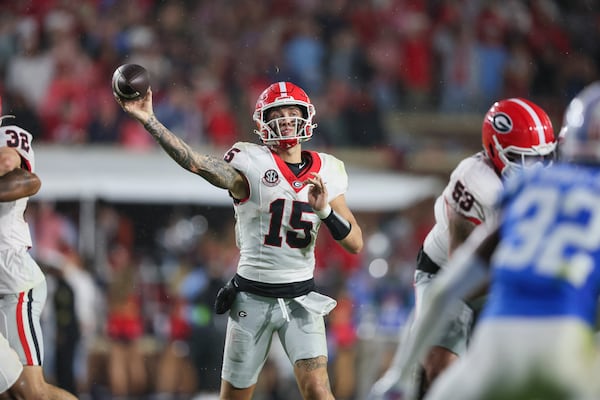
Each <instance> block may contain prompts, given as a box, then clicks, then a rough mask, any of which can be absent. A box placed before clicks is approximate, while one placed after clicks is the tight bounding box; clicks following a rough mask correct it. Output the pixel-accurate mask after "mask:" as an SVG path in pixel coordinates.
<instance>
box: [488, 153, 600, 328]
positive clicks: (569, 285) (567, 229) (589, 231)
mask: <svg viewBox="0 0 600 400" xmlns="http://www.w3.org/2000/svg"><path fill="white" fill-rule="evenodd" d="M501 203H502V210H503V219H502V225H501V235H502V238H503V239H502V241H501V243H500V245H499V247H498V249H497V251H496V253H495V254H494V256H493V258H492V268H493V269H492V282H493V283H492V286H491V288H490V295H489V298H488V303H487V305H486V308H485V310H484V312H483V315H482V318H494V317H521V316H522V317H527V318H531V317H534V318H536V317H539V318H546V317H575V318H580V319H582V320H584V321H586V322H587V323H588V324H590V325H592V326H595V321H596V312H597V302H598V294H599V290H600V170H599V169H591V168H587V167H581V166H574V165H567V164H559V165H555V166H554V167H552V168H546V169H535V170H532V171H526V172H525V173H524V174H522V175H520V176H517V177H515V178H513V179H511V180H509V181H507V182H506V184H505V191H504V192H503V195H502V199H501Z"/></svg>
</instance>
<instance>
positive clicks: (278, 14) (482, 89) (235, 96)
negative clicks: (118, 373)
mask: <svg viewBox="0 0 600 400" xmlns="http://www.w3.org/2000/svg"><path fill="white" fill-rule="evenodd" d="M599 9H600V7H599V6H598V5H597V4H596V2H594V1H592V0H570V1H568V0H563V1H559V0H556V1H551V0H530V1H521V0H495V1H494V0H429V1H426V0H368V1H365V0H331V1H318V0H302V1H299V0H298V1H296V0H270V1H269V0H264V1H248V0H237V1H208V0H204V1H201V0H199V1H153V0H131V1H116V0H112V1H111V0H79V1H76V0H47V1H44V0H37V1H36V0H31V1H25V0H24V1H18V2H11V1H6V0H5V1H0V74H1V81H0V95H1V96H2V106H3V114H12V115H15V122H16V123H17V124H19V125H21V126H23V127H24V128H27V129H28V130H29V131H30V132H31V133H32V134H33V135H34V137H35V142H34V146H35V151H36V156H37V170H38V173H39V175H40V177H41V179H42V182H43V184H42V189H41V191H40V192H39V194H38V195H36V196H34V197H33V198H32V199H31V202H30V209H29V211H28V219H29V221H30V224H31V227H32V232H33V233H34V247H33V249H32V252H33V254H34V255H35V256H36V259H38V260H39V262H40V263H41V264H43V265H44V266H45V267H46V268H47V272H48V274H49V275H48V276H49V283H50V288H51V289H52V290H55V291H52V290H51V295H50V297H49V301H48V304H47V307H46V308H47V311H46V316H45V324H46V331H47V332H48V335H47V344H46V349H47V353H48V354H47V360H46V367H45V369H46V374H47V375H48V376H49V377H50V378H51V379H54V380H57V381H60V380H61V379H64V378H63V377H62V373H59V372H58V371H59V370H60V371H62V368H63V366H62V365H63V364H65V363H67V364H69V365H67V366H66V370H67V371H68V370H69V366H70V365H73V362H71V361H70V360H69V359H68V357H64V356H62V354H66V353H68V352H64V350H61V349H62V348H58V349H56V342H57V341H58V342H59V341H60V340H58V339H60V335H59V334H55V332H58V333H60V330H58V331H57V328H56V327H57V326H69V325H68V323H67V324H65V325H61V324H63V323H64V321H65V318H61V316H63V317H64V315H63V314H64V313H66V314H69V312H70V313H71V314H72V315H71V320H73V321H72V322H73V323H74V324H76V325H77V326H78V327H79V330H80V331H81V335H80V336H79V339H78V340H79V341H80V342H81V343H83V344H85V346H84V348H85V349H86V350H85V351H84V352H83V353H82V355H80V356H78V357H81V358H77V357H76V358H75V361H74V363H75V367H74V368H73V369H74V371H75V376H76V379H77V381H78V382H77V384H76V386H77V388H78V390H79V392H80V395H81V397H82V398H85V397H90V398H97V399H101V398H110V395H111V394H110V392H111V388H110V386H109V385H108V374H107V369H108V365H109V362H110V361H109V358H110V354H111V346H112V345H113V344H114V343H113V340H112V339H111V337H110V335H108V334H107V332H108V329H107V328H108V327H107V325H106V318H107V314H108V313H109V310H110V306H111V305H112V304H114V303H115V302H116V303H118V302H119V301H123V296H116V298H115V297H114V296H115V295H114V293H115V287H117V288H121V289H122V288H123V287H122V286H119V285H120V284H121V283H122V282H121V281H120V279H125V277H126V278H127V279H128V280H126V281H125V282H130V283H131V282H132V279H133V282H135V283H134V284H133V285H132V284H129V285H128V286H127V287H128V290H129V291H130V292H131V293H129V294H130V295H131V296H132V298H133V299H135V300H134V302H133V303H134V306H133V307H132V310H134V314H135V315H136V318H139V320H140V321H141V326H142V327H143V331H142V332H141V334H140V335H139V338H138V339H139V340H137V341H134V342H135V345H136V346H139V347H138V350H140V351H142V352H143V354H144V355H145V357H146V358H145V360H146V361H147V362H146V363H145V365H144V369H145V372H146V373H147V378H148V379H147V380H146V383H145V384H144V385H143V387H142V388H141V389H140V390H141V392H143V394H142V395H140V396H139V397H140V398H142V397H150V396H151V394H152V393H155V392H157V391H158V386H160V385H163V384H164V382H161V381H162V380H163V379H162V377H164V376H171V375H172V373H171V374H169V371H171V372H172V371H173V370H175V371H177V368H180V367H177V366H175V367H173V366H172V364H169V362H167V361H166V360H167V358H165V357H164V355H165V354H166V352H167V351H168V350H169V349H171V350H172V348H176V349H177V351H175V352H174V353H173V354H175V355H176V356H182V355H186V354H187V355H188V356H190V357H191V358H192V360H196V366H197V373H198V375H197V377H196V379H195V381H196V384H197V386H196V387H193V386H192V387H191V388H190V393H191V395H196V397H198V398H200V397H202V396H204V397H210V393H212V392H214V391H215V388H216V386H215V385H217V384H218V368H219V366H218V362H219V361H220V356H221V354H220V351H221V349H220V347H219V345H218V343H219V342H220V339H221V338H222V334H223V328H224V323H225V321H224V319H222V318H219V317H215V316H214V315H212V314H211V312H210V308H211V306H212V294H213V293H212V292H211V290H214V288H215V287H218V284H220V282H222V281H223V280H226V279H228V277H230V276H231V275H232V274H233V273H234V268H235V261H236V249H235V244H234V240H233V219H232V217H233V215H232V214H233V213H232V210H231V206H230V203H229V200H228V197H227V195H226V194H225V193H223V192H221V191H219V190H217V189H214V188H212V187H210V185H208V184H206V183H205V182H203V181H202V180H200V179H198V178H197V177H194V176H193V175H191V174H189V173H188V172H186V171H183V170H182V169H180V168H179V167H177V166H176V165H175V164H174V163H173V162H171V161H170V160H169V159H168V157H167V156H166V155H164V154H163V153H161V152H160V151H159V149H158V148H157V146H156V145H155V143H154V142H153V140H152V138H151V137H150V136H149V135H147V134H146V133H145V132H144V131H143V129H142V128H141V127H140V126H138V125H137V124H136V123H135V122H134V121H132V120H130V119H128V118H126V117H125V116H124V114H123V113H122V112H121V110H120V109H119V108H118V105H117V104H116V103H115V102H114V100H113V99H112V94H111V91H110V77H111V75H112V72H113V70H114V69H115V68H116V67H117V66H118V65H120V64H122V63H125V62H132V63H138V64H141V65H144V66H146V67H147V68H148V69H149V70H150V72H151V76H152V87H153V92H154V93H155V112H156V114H157V116H158V118H159V119H160V120H161V121H164V123H165V124H166V125H167V126H168V127H169V128H170V129H171V130H172V131H173V132H175V133H177V134H178V135H180V136H181V137H182V138H183V139H185V140H186V141H188V142H189V143H190V144H191V145H193V146H194V147H195V148H197V149H198V150H200V151H206V152H209V153H213V154H223V152H224V151H225V150H226V149H227V146H229V145H230V144H232V143H234V142H235V141H237V140H245V141H256V139H257V138H256V136H255V135H253V134H252V129H253V126H252V121H251V113H252V111H253V107H254V101H255V100H256V97H257V96H258V94H259V93H260V91H261V90H262V89H263V88H264V87H266V86H267V85H268V84H269V83H271V82H273V81H278V80H291V81H293V82H295V83H297V84H299V85H300V86H302V87H303V88H304V89H306V91H307V92H308V93H309V95H310V96H311V99H312V101H313V103H315V105H316V108H317V115H316V122H317V123H318V124H319V127H318V128H317V131H316V134H315V137H314V139H313V140H312V141H311V142H310V143H309V147H310V148H312V149H317V150H318V149H323V150H326V151H328V152H332V153H333V154H335V155H337V156H338V157H339V158H341V159H342V160H344V161H345V162H346V165H347V168H348V171H349V174H350V192H349V193H348V201H349V204H350V206H351V207H352V208H353V209H355V210H356V211H357V217H358V218H359V219H360V220H361V223H362V225H363V227H364V234H365V240H366V244H367V245H366V247H365V251H364V252H363V254H361V255H360V256H352V257H351V256H345V255H344V254H342V253H338V252H336V251H331V250H330V248H329V247H328V245H329V244H331V243H328V240H329V239H328V238H329V237H328V235H321V236H322V237H321V240H322V243H320V245H319V248H318V267H317V275H316V277H317V282H318V285H319V286H320V289H321V290H322V291H323V292H325V293H327V294H330V295H332V296H333V297H335V298H337V299H338V302H339V305H338V307H337V308H336V310H335V312H334V313H333V314H332V315H331V316H330V317H329V318H328V332H329V336H330V339H329V343H330V347H331V349H330V351H331V360H330V361H331V362H330V367H331V371H332V374H331V377H332V384H333V386H334V392H335V393H336V396H337V398H338V399H361V398H363V397H364V394H365V391H366V390H367V389H368V387H369V385H370V384H371V383H372V382H373V381H374V379H375V378H376V377H377V376H378V375H379V374H380V373H381V371H382V369H383V368H384V367H385V365H386V363H387V362H389V360H388V357H389V354H390V351H389V350H390V349H393V347H394V340H395V333H396V332H397V329H398V328H399V327H400V326H401V325H402V324H403V323H404V322H405V318H406V316H407V314H408V312H409V311H410V308H411V306H412V286H411V279H412V271H413V268H414V259H415V256H416V253H417V250H418V247H419V245H420V242H421V240H422V239H423V237H424V235H425V234H426V233H427V230H428V229H429V228H430V227H431V225H432V223H433V216H432V204H433V200H434V198H435V196H436V195H437V194H438V193H439V192H440V190H441V188H442V185H443V182H444V179H445V178H446V177H447V174H448V173H449V171H450V170H451V169H452V168H453V167H454V165H455V164H456V163H457V162H458V160H460V159H461V158H462V157H464V156H465V155H468V154H470V153H472V152H475V151H478V150H479V149H480V136H479V135H480V134H479V129H480V126H481V118H482V116H483V113H484V112H485V110H487V108H489V106H490V105H491V104H492V103H493V101H494V100H496V99H499V98H503V97H511V96H522V97H527V98H529V99H531V100H533V101H535V102H537V103H538V104H540V105H541V106H542V107H544V108H545V109H546V110H547V111H548V113H549V114H550V116H551V118H552V120H553V122H554V127H555V130H558V127H559V126H560V123H561V118H562V112H563V110H564V107H565V105H566V104H567V103H568V101H569V100H570V99H571V98H572V97H573V96H574V94H575V93H577V91H578V90H579V89H581V88H582V87H583V86H584V85H585V84H587V83H589V82H591V81H593V80H595V79H597V78H598V72H599V63H600V44H599V43H600V40H598V39H599V38H600V32H599V29H600V13H599ZM5 123H6V122H5ZM73 265H76V266H78V267H79V268H73ZM73 270H75V271H77V272H76V273H73ZM69 274H75V275H73V276H77V277H80V276H81V275H82V274H83V275H85V276H86V277H88V278H90V279H91V280H88V281H87V282H90V281H91V282H93V287H94V293H97V295H96V296H90V294H91V292H90V290H87V289H82V287H78V286H77V285H78V282H81V281H82V280H81V279H77V278H73V277H72V276H71V277H70V279H66V280H67V281H68V282H71V283H70V285H71V286H73V287H71V288H70V289H71V290H74V293H75V299H76V300H75V301H76V302H77V305H76V307H75V311H74V310H73V309H69V308H66V309H65V308H60V302H57V301H56V298H57V297H58V295H59V294H60V293H61V292H60V290H56V289H57V288H59V289H61V290H63V289H64V285H62V283H64V282H63V281H64V279H63V278H65V277H67V278H68V276H67V275H69ZM61 285H62V286H61ZM67 286H69V285H67ZM66 290H69V288H67V289H66ZM117 292H118V291H117ZM121 294H122V293H121ZM78 308H79V312H76V310H77V309H78ZM66 320H67V321H69V320H70V319H69V318H67V319H66ZM208 338H213V339H211V340H213V341H211V340H209V339H208ZM74 340H75V339H74ZM70 345H71V347H74V346H73V345H72V343H70ZM171 345H174V347H173V346H171ZM67 347H68V346H67ZM213 358H214V360H216V361H210V360H213ZM88 361H89V363H88ZM82 363H83V364H82ZM215 363H216V364H217V365H215ZM83 365H87V367H85V368H84V367H83ZM57 366H58V368H57ZM180 386H181V387H183V386H185V385H184V384H183V383H181V385H180ZM294 393H296V390H295V388H294V382H293V378H292V376H291V373H290V369H289V367H288V366H287V364H286V360H285V359H282V355H281V354H278V353H277V352H275V353H274V354H273V355H272V358H271V359H270V360H269V362H268V364H267V367H266V369H265V372H264V373H263V376H262V377H261V383H260V386H259V390H258V393H257V397H256V398H260V399H278V398H285V399H292V398H293V396H294ZM201 394H202V396H201ZM191 395H190V396H191ZM130 397H131V396H130Z"/></svg>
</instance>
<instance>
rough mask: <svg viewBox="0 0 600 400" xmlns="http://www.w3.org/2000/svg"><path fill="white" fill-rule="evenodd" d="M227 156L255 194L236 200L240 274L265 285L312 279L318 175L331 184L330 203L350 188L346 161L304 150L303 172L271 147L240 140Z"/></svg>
mask: <svg viewBox="0 0 600 400" xmlns="http://www.w3.org/2000/svg"><path fill="white" fill-rule="evenodd" d="M225 160H226V161H227V162H229V163H230V164H231V165H232V166H233V167H234V168H235V169H237V170H238V171H240V172H241V173H242V174H243V175H244V176H245V178H246V181H247V184H248V189H249V196H248V198H246V199H240V200H236V201H235V202H234V209H235V218H236V225H235V229H236V239H237V246H238V248H239V249H240V260H239V263H238V270H237V273H238V274H239V275H241V276H242V277H244V278H246V279H251V280H254V281H259V282H263V283H292V282H301V281H306V280H309V279H311V278H312V277H313V272H314V267H315V255H314V250H315V242H316V238H317V232H318V230H319V226H320V225H321V220H320V219H319V217H318V216H317V215H316V214H315V213H314V211H313V210H312V208H311V206H310V205H309V203H308V192H309V189H310V187H311V185H305V184H304V181H305V180H306V179H308V178H310V177H311V175H310V174H311V172H316V173H318V174H319V175H320V176H321V177H322V178H323V182H324V183H325V185H326V187H327V192H328V200H327V201H328V202H330V201H331V200H332V199H334V198H336V197H338V196H339V195H342V194H344V193H345V192H346V190H347V186H348V176H347V174H346V170H345V168H344V164H343V162H342V161H340V160H338V159H337V158H335V157H333V156H331V155H329V154H325V153H317V152H313V151H304V152H303V160H304V161H305V162H306V163H307V165H306V166H304V168H303V169H302V170H301V172H300V174H299V175H298V176H296V175H294V173H293V172H292V171H291V170H290V168H289V167H288V166H287V164H286V163H285V162H284V161H283V160H282V159H281V158H280V157H279V156H278V155H277V154H275V153H273V152H272V151H271V150H270V149H269V148H268V147H266V146H262V145H257V144H253V143H245V142H238V143H236V144H235V145H234V146H233V147H232V148H231V149H230V150H229V151H228V152H227V153H226V155H225Z"/></svg>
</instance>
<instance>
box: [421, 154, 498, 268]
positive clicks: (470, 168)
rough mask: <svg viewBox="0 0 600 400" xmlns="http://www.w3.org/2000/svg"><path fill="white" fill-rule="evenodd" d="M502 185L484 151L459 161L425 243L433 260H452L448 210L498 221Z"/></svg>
mask: <svg viewBox="0 0 600 400" xmlns="http://www.w3.org/2000/svg"><path fill="white" fill-rule="evenodd" d="M502 187H503V183H502V180H501V179H500V177H499V176H498V174H496V171H495V170H494V167H493V165H492V163H491V162H490V161H489V159H488V158H487V157H486V156H485V154H484V152H483V151H482V152H479V153H477V154H474V155H473V156H471V157H468V158H466V159H464V160H462V161H461V162H460V163H459V164H458V166H457V167H456V168H455V169H454V171H452V174H451V175H450V181H449V182H448V185H447V186H446V188H445V189H444V191H443V192H442V194H441V195H440V196H439V197H438V198H437V199H436V201H435V206H434V213H435V225H434V226H433V228H432V229H431V231H430V232H429V233H428V234H427V237H426V238H425V242H424V243H423V250H424V251H425V253H426V254H427V255H428V256H429V258H431V260H432V261H433V262H435V263H436V264H437V265H438V266H439V267H445V265H446V263H447V261H448V252H449V242H450V238H449V235H448V209H453V210H455V211H456V212H458V213H459V214H461V215H463V216H464V217H465V218H468V219H469V220H471V221H472V222H473V223H475V224H477V225H479V224H481V223H482V222H490V223H494V222H495V221H496V220H497V218H498V215H499V210H498V207H497V201H498V196H499V194H500V192H501V191H502Z"/></svg>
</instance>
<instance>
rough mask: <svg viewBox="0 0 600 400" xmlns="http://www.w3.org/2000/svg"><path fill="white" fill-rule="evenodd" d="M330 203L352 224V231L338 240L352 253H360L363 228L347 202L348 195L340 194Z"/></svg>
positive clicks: (338, 213) (334, 209)
mask: <svg viewBox="0 0 600 400" xmlns="http://www.w3.org/2000/svg"><path fill="white" fill-rule="evenodd" d="M329 205H330V206H331V209H332V210H333V211H334V212H335V213H336V214H337V215H339V216H340V217H341V218H343V219H345V220H346V221H348V223H349V224H350V233H348V235H347V236H346V237H345V238H343V239H341V240H338V243H339V244H341V245H342V246H343V247H344V249H346V250H347V251H349V252H350V253H353V254H357V253H359V252H360V251H361V250H362V247H363V237H362V230H361V229H360V225H358V221H356V218H355V217H354V214H353V213H352V211H350V208H348V205H347V204H346V197H345V196H344V195H343V194H342V195H339V196H338V197H336V198H335V199H333V200H332V201H331V202H330V203H329Z"/></svg>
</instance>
